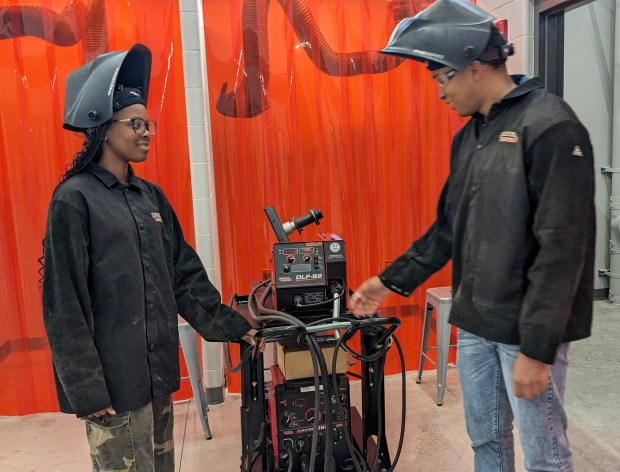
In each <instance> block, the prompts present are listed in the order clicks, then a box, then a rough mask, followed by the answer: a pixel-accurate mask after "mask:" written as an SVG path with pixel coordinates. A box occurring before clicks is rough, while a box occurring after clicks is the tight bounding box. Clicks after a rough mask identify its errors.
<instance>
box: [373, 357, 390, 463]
mask: <svg viewBox="0 0 620 472" xmlns="http://www.w3.org/2000/svg"><path fill="white" fill-rule="evenodd" d="M386 357H387V356H383V357H382V358H381V367H380V374H381V375H379V382H378V383H377V425H378V430H377V450H376V453H375V463H374V464H373V465H372V469H370V471H371V472H375V471H376V470H377V467H378V466H379V447H380V446H379V445H380V444H381V441H382V440H383V435H384V431H383V425H384V422H385V419H384V418H383V413H384V411H383V408H382V405H384V404H385V401H384V400H383V397H382V395H381V394H382V393H383V388H384V387H383V379H384V376H385V359H386ZM382 402H383V403H382ZM379 472H380V471H379Z"/></svg>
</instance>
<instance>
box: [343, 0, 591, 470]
mask: <svg viewBox="0 0 620 472" xmlns="http://www.w3.org/2000/svg"><path fill="white" fill-rule="evenodd" d="M492 21H493V18H492V17H491V16H490V15H488V14H487V13H486V12H484V11H483V10H481V9H480V8H478V7H476V6H474V5H472V4H470V3H468V2H465V1H463V0H438V1H437V2H435V3H434V4H433V5H431V6H430V7H429V8H427V9H426V10H424V11H423V12H421V13H420V14H419V15H417V16H416V17H414V18H410V19H406V20H403V21H402V22H401V23H400V24H399V25H398V26H397V28H396V29H395V31H394V33H393V34H392V37H391V39H390V42H389V43H388V45H387V47H386V48H385V49H384V50H383V52H384V53H386V54H394V55H398V56H403V57H407V58H410V59H413V60H415V61H420V62H423V63H425V64H426V65H427V67H428V69H429V71H430V73H431V74H432V76H433V78H434V79H435V82H436V83H437V86H438V89H439V95H440V98H441V99H442V100H443V101H445V102H446V103H447V104H449V105H450V106H451V107H452V108H453V109H454V110H455V111H456V112H457V113H458V114H459V115H461V116H471V119H470V120H469V122H468V123H467V124H466V125H465V126H464V127H463V128H462V129H461V130H460V131H459V132H458V133H457V134H456V136H455V137H454V140H453V143H452V153H451V163H450V175H449V177H448V180H447V182H446V185H445V187H444V189H443V192H442V195H441V198H440V201H439V205H438V209H437V220H436V221H435V223H434V224H433V225H432V226H431V228H430V229H429V230H428V231H427V232H426V234H424V235H423V236H422V237H421V238H420V239H418V240H417V241H415V242H414V243H413V245H412V246H411V248H409V249H408V250H407V251H406V252H405V253H404V254H403V255H402V256H400V257H399V258H398V259H396V260H395V261H394V263H392V264H391V265H390V266H389V267H388V268H387V269H386V270H385V271H384V272H383V273H382V274H380V275H379V276H377V277H372V278H370V279H369V280H367V281H366V282H364V283H363V284H362V285H361V286H360V287H359V288H358V290H357V292H356V293H355V294H354V295H353V296H352V297H351V301H350V308H351V310H352V311H353V312H354V313H355V314H356V315H357V316H363V315H364V314H366V313H374V312H375V311H376V310H377V309H378V308H379V305H380V303H381V301H382V300H383V299H384V298H385V297H386V296H387V295H388V294H389V293H391V292H396V293H398V294H400V295H404V296H408V295H410V294H411V292H412V291H413V290H414V289H415V288H416V287H418V286H419V285H420V284H422V282H424V280H426V279H427V278H428V277H429V276H430V275H431V274H432V273H434V272H436V271H437V270H439V269H440V268H441V267H443V266H444V264H445V263H446V262H447V261H448V260H449V259H452V261H453V283H452V285H453V301H452V312H451V314H450V323H452V324H453V325H455V326H457V327H458V328H459V329H458V355H459V376H460V380H461V388H462V392H463V402H464V407H465V420H466V425H467V431H468V434H469V436H470V439H471V441H472V447H473V449H474V453H475V454H474V456H475V470H476V471H481V472H488V471H502V472H506V471H512V470H514V467H515V466H514V444H513V435H512V424H513V420H514V421H516V423H517V425H518V428H519V432H520V438H521V445H522V447H523V451H524V455H525V467H526V468H527V470H529V471H563V472H567V471H572V470H573V466H572V458H571V451H570V448H569V444H568V439H567V435H566V427H567V421H566V414H565V411H564V408H563V400H564V391H565V382H566V371H567V366H568V361H567V350H568V343H569V342H570V341H574V340H577V339H581V338H585V337H587V336H589V335H590V326H591V321H592V290H593V284H592V282H593V257H594V232H595V228H594V204H593V200H594V182H593V180H594V179H593V161H592V148H591V145H590V141H589V137H588V133H587V131H586V130H585V128H584V127H583V126H582V125H581V123H580V122H579V120H578V119H577V117H576V116H575V114H574V113H573V112H572V110H571V109H570V108H569V106H568V105H567V104H566V103H564V102H563V101H562V100H561V99H560V98H558V97H556V96H554V95H552V94H550V93H548V92H546V91H545V90H544V89H543V85H542V83H541V82H540V80H538V79H529V80H528V79H527V78H525V77H523V76H512V77H511V76H510V75H508V73H507V71H506V67H505V64H504V63H505V61H506V58H507V57H508V56H510V55H511V54H512V46H511V45H509V44H506V42H505V40H504V38H503V37H502V36H501V34H500V33H499V31H497V29H496V28H495V27H494V26H493V24H492Z"/></svg>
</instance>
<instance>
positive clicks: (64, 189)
mask: <svg viewBox="0 0 620 472" xmlns="http://www.w3.org/2000/svg"><path fill="white" fill-rule="evenodd" d="M150 58H151V55H150V51H149V50H148V49H147V48H146V47H144V46H142V45H136V46H134V47H133V48H132V49H131V50H130V51H126V52H115V53H108V54H105V55H102V56H100V57H99V58H97V59H96V60H95V61H93V62H92V63H89V64H87V65H85V66H83V67H81V68H79V69H77V70H76V71H74V72H73V73H72V74H71V75H70V76H69V78H68V80H67V103H66V107H65V112H66V113H65V120H64V127H65V128H68V129H72V130H78V131H82V132H83V133H84V136H85V139H84V145H83V148H82V150H81V151H80V152H78V153H77V154H76V155H75V157H74V160H73V162H72V164H71V166H70V167H69V169H68V170H67V172H66V174H65V175H64V176H63V178H62V180H61V183H60V184H59V185H58V187H57V188H56V189H55V191H54V195H53V197H52V202H51V204H50V208H49V214H48V220H47V229H46V236H45V243H44V245H45V250H44V256H45V257H44V273H43V316H44V321H45V328H46V331H47V336H48V339H49V344H50V348H51V351H52V358H53V361H54V372H55V374H56V381H57V382H56V383H57V391H58V399H59V403H60V408H61V410H62V411H63V412H66V413H74V414H75V415H76V416H78V417H79V418H83V419H84V420H85V424H86V431H87V436H88V441H89V445H90V451H91V458H92V463H93V470H96V471H101V472H105V471H120V470H127V471H129V470H137V471H142V472H155V471H156V472H171V471H173V470H174V466H175V463H174V443H173V434H172V428H173V418H174V415H173V411H172V393H173V392H174V391H176V390H177V389H178V388H179V381H180V375H179V357H178V355H179V337H178V330H177V313H178V314H181V316H183V317H184V318H185V319H186V320H187V321H188V322H189V323H190V324H191V325H192V326H193V327H194V328H195V329H196V330H197V331H198V332H199V333H200V334H201V335H202V336H203V337H204V338H205V339H207V340H209V341H236V340H238V339H240V338H243V339H244V340H246V341H247V342H252V343H253V335H254V330H252V329H250V325H249V324H248V323H247V322H246V321H245V319H244V318H243V317H242V316H241V315H240V314H239V313H237V312H235V311H233V310H232V309H230V308H229V307H228V306H226V305H223V304H222V303H221V302H220V294H219V293H218V291H217V290H216V288H215V287H214V286H213V285H212V284H211V282H210V281H209V279H208V278H207V274H206V272H205V269H204V267H203V266H202V264H201V262H200V259H199V258H198V255H197V254H196V253H195V252H194V250H193V249H192V248H191V247H190V246H189V244H187V242H186V241H185V239H184V238H183V233H182V231H181V226H180V225H179V221H178V220H177V217H176V215H175V213H174V210H173V209H172V207H171V206H170V203H169V202H168V199H167V198H166V196H165V195H164V193H163V192H162V190H161V189H160V188H159V187H158V186H156V185H154V184H152V183H150V182H147V181H146V180H143V179H140V178H139V177H137V176H136V175H135V173H134V171H133V169H132V167H131V164H132V163H135V162H142V161H144V160H146V158H147V155H148V151H149V148H150V146H151V140H152V137H153V136H154V135H155V132H156V129H157V128H156V123H154V122H151V121H149V118H148V115H147V111H146V98H147V95H148V85H149V78H150Z"/></svg>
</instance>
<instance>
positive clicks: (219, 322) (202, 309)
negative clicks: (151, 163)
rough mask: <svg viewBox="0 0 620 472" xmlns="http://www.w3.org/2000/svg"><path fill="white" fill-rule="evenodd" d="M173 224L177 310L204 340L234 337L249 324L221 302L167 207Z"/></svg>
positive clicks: (196, 255)
mask: <svg viewBox="0 0 620 472" xmlns="http://www.w3.org/2000/svg"><path fill="white" fill-rule="evenodd" d="M170 214H171V217H172V224H173V238H174V254H173V262H174V268H175V278H174V294H175V297H176V301H177V308H178V310H179V314H180V315H181V316H182V317H183V318H184V319H185V320H187V322H188V323H189V324H190V325H191V326H192V327H193V328H194V329H195V330H196V331H198V333H199V334H200V335H201V336H202V337H203V338H204V339H206V340H207V341H237V340H239V339H240V338H241V337H242V336H243V335H244V334H246V333H247V332H248V331H249V330H250V328H251V326H250V324H249V323H248V322H247V321H246V320H245V318H243V316H242V315H240V314H239V313H238V312H236V311H235V310H233V309H232V308H230V307H229V306H227V305H224V304H223V303H222V302H221V300H222V299H221V296H220V293H219V292H218V290H217V289H216V288H215V286H214V285H213V284H212V283H211V281H210V280H209V278H208V277H207V272H206V271H205V268H204V266H203V265H202V262H201V260H200V258H199V257H198V254H196V252H195V251H194V249H193V248H192V247H191V246H190V245H189V244H188V243H187V242H186V241H185V239H184V237H183V231H182V229H181V225H180V224H179V220H178V219H177V217H176V215H175V214H174V210H172V208H170Z"/></svg>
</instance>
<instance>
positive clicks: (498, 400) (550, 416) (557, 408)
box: [458, 329, 573, 472]
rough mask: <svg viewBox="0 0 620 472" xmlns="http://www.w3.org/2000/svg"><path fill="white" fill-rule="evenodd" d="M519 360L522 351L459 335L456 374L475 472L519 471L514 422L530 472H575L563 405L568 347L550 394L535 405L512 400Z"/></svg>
mask: <svg viewBox="0 0 620 472" xmlns="http://www.w3.org/2000/svg"><path fill="white" fill-rule="evenodd" d="M517 354H519V346H514V345H509V344H500V343H496V342H491V341H487V340H485V339H483V338H480V337H478V336H475V335H473V334H471V333H468V332H467V331H463V330H461V329H459V331H458V371H459V379H460V383H461V390H462V392H463V403H464V408H465V423H466V426H467V433H468V434H469V438H470V440H471V442H472V448H473V450H474V470H475V471H476V472H495V471H497V472H513V471H514V470H515V463H514V459H515V457H514V456H515V454H514V440H513V435H512V429H513V427H512V423H513V420H514V421H516V424H517V427H518V429H519V438H520V440H521V447H522V448H523V454H524V456H525V461H524V465H525V468H526V469H527V470H528V471H530V472H543V471H545V472H551V471H553V472H560V471H561V472H572V471H573V463H572V455H571V451H570V446H569V444H568V437H567V436H566V426H567V421H566V413H565V411H564V405H563V403H564V391H565V387H566V371H567V368H568V359H567V354H568V343H566V344H561V345H560V347H559V348H558V351H557V353H556V358H555V362H554V364H553V365H552V366H551V369H550V375H549V382H548V387H547V390H546V392H543V393H542V394H540V395H539V396H538V397H536V398H535V399H533V400H524V399H522V398H517V397H515V396H514V391H513V384H512V371H513V368H514V363H515V359H516V357H517Z"/></svg>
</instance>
